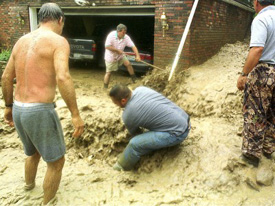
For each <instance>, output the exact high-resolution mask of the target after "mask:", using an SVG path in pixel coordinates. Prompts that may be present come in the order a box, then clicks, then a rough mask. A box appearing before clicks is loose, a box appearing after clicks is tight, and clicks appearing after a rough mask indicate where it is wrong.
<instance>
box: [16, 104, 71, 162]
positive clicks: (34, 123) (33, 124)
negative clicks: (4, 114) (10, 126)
mask: <svg viewBox="0 0 275 206" xmlns="http://www.w3.org/2000/svg"><path fill="white" fill-rule="evenodd" d="M12 113H13V120H14V124H15V128H16V131H17V133H18V135H19V137H20V139H21V141H22V143H23V145H24V152H25V154H26V155H28V156H32V155H33V154H34V153H35V152H36V151H38V152H39V154H40V155H41V156H42V158H43V160H44V161H45V162H54V161H56V160H58V159H60V158H61V157H62V156H64V154H65V152H66V147H65V142H64V135H63V131H62V127H61V124H60V120H59V118H58V115H57V113H56V111H55V109H54V104H53V103H48V104H47V103H20V102H16V101H15V103H14V106H13V110H12Z"/></svg>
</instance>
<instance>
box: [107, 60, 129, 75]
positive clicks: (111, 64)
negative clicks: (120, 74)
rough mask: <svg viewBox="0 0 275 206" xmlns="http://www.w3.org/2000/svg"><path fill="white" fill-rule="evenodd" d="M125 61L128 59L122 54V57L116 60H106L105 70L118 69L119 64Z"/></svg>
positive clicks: (113, 70) (112, 70)
mask: <svg viewBox="0 0 275 206" xmlns="http://www.w3.org/2000/svg"><path fill="white" fill-rule="evenodd" d="M125 61H128V59H127V58H126V57H125V56H124V57H122V59H120V60H118V61H116V62H106V61H105V64H106V72H115V71H117V70H118V67H119V66H121V65H122V64H123V63H124V62H125Z"/></svg>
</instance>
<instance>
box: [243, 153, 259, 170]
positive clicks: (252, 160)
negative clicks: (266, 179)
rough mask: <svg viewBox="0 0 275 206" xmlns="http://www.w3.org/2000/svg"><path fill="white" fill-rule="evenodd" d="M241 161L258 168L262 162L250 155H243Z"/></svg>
mask: <svg viewBox="0 0 275 206" xmlns="http://www.w3.org/2000/svg"><path fill="white" fill-rule="evenodd" d="M241 159H242V160H243V161H244V162H246V163H248V164H251V165H253V166H254V167H258V165H259V162H260V159H259V158H257V157H255V156H253V155H249V154H242V156H241Z"/></svg>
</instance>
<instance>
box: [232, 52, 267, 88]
mask: <svg viewBox="0 0 275 206" xmlns="http://www.w3.org/2000/svg"><path fill="white" fill-rule="evenodd" d="M263 49H264V47H252V48H251V49H250V50H249V53H248V56H247V58H246V62H245V64H244V67H243V71H242V72H243V74H245V75H246V76H242V75H240V76H239V78H238V82H237V87H238V89H239V90H243V89H244V86H245V83H246V80H247V75H248V74H249V73H250V72H251V71H252V69H253V68H254V67H255V66H256V65H257V64H258V63H259V60H260V58H261V56H262V53H263Z"/></svg>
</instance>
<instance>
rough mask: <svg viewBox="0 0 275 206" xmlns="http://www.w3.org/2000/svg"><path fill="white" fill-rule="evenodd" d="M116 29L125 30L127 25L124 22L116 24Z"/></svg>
mask: <svg viewBox="0 0 275 206" xmlns="http://www.w3.org/2000/svg"><path fill="white" fill-rule="evenodd" d="M116 30H117V31H122V30H125V31H127V27H126V26H125V25H124V24H119V25H117V27H116Z"/></svg>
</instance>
